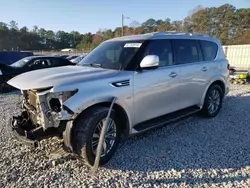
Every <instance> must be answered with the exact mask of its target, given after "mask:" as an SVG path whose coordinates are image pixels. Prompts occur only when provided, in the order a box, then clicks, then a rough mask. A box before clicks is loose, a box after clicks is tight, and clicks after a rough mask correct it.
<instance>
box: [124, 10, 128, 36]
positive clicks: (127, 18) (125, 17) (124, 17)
mask: <svg viewBox="0 0 250 188" xmlns="http://www.w3.org/2000/svg"><path fill="white" fill-rule="evenodd" d="M124 18H127V19H129V17H125V16H124V15H123V14H122V36H123V25H124Z"/></svg>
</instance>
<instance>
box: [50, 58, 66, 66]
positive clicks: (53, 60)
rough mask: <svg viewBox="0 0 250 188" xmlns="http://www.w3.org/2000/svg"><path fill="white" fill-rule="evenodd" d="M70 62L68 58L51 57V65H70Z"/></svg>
mask: <svg viewBox="0 0 250 188" xmlns="http://www.w3.org/2000/svg"><path fill="white" fill-rule="evenodd" d="M68 64H69V62H68V60H66V59H59V58H51V59H50V65H49V66H51V67H56V66H62V65H68Z"/></svg>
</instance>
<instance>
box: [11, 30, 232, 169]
mask: <svg viewBox="0 0 250 188" xmlns="http://www.w3.org/2000/svg"><path fill="white" fill-rule="evenodd" d="M229 68H230V66H229V63H228V60H227V59H226V57H225V55H224V52H223V49H222V46H221V43H220V41H219V40H218V39H216V38H213V37H210V36H208V35H203V34H198V33H185V32H184V33H179V32H156V33H149V34H143V35H133V36H124V37H119V38H115V39H110V40H108V41H105V42H103V43H101V44H100V45H99V46H98V47H96V48H95V49H94V50H93V51H91V52H90V54H88V55H87V56H86V57H85V58H84V59H83V60H82V61H81V62H80V63H78V64H77V66H67V67H58V68H54V69H50V70H37V71H32V72H29V73H25V74H22V75H19V76H17V77H15V78H14V79H11V80H10V81H9V82H8V83H9V84H10V85H12V86H14V87H16V88H18V89H20V90H21V92H22V95H23V101H22V106H21V107H22V109H23V110H22V113H21V114H20V116H17V117H16V116H13V118H12V120H11V121H10V122H11V125H10V126H11V127H12V132H13V133H15V134H14V135H16V137H17V138H21V140H22V141H25V142H27V143H29V144H33V145H35V144H37V142H38V141H39V140H40V139H41V138H42V137H44V136H45V138H46V137H47V136H54V135H57V136H59V137H61V138H63V139H64V143H65V147H66V148H67V147H68V148H69V149H70V150H71V151H72V152H74V153H75V154H77V155H78V156H79V157H81V158H82V159H84V160H85V161H86V162H87V163H88V164H89V165H91V166H92V165H93V164H94V162H95V159H96V154H97V148H99V149H100V148H101V151H100V150H99V151H98V153H99V152H101V153H100V154H101V155H100V156H101V157H100V164H101V165H103V164H105V163H106V162H108V161H109V160H110V158H111V157H112V156H113V155H114V153H115V151H116V149H117V147H118V144H119V142H120V140H121V135H122V134H123V135H124V136H129V135H134V134H138V133H142V132H144V131H147V130H149V129H152V128H155V127H159V126H162V125H165V124H166V123H169V122H173V121H176V120H178V119H181V118H183V117H185V116H188V115H191V114H193V113H197V112H199V113H200V114H202V115H203V116H204V117H207V118H212V117H215V116H217V114H218V113H219V111H220V109H221V106H222V101H223V99H224V97H225V96H226V95H227V94H228V92H229V85H230V83H229V82H230V79H229ZM229 102H230V101H229ZM106 125H107V129H106V130H105V131H102V130H103V129H102V128H103V127H104V126H106ZM50 130H51V131H50ZM53 131H54V132H53ZM101 132H102V133H104V136H101ZM204 136H205V133H204ZM100 138H104V139H103V140H104V142H103V145H102V146H101V147H100V146H99V147H98V143H99V142H100V141H99V139H100ZM180 139H181V138H180ZM145 147H146V145H145ZM169 147H171V146H169Z"/></svg>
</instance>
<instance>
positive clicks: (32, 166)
mask: <svg viewBox="0 0 250 188" xmlns="http://www.w3.org/2000/svg"><path fill="white" fill-rule="evenodd" d="M17 101H18V94H15V93H12V94H4V95H0V120H1V121H0V153H1V154H0V187H78V186H79V187H153V186H155V187H169V186H170V187H249V186H250V178H249V176H250V124H249V120H250V116H249V115H248V113H249V112H248V108H249V106H250V85H245V86H231V91H230V93H229V95H228V96H227V97H226V98H225V100H224V104H223V108H222V109H221V112H220V113H219V115H218V116H217V117H216V118H214V119H203V118H200V117H198V116H197V115H193V116H190V117H188V118H185V119H183V120H181V121H178V122H176V123H173V124H171V125H167V126H165V127H163V128H160V129H157V130H155V131H150V132H148V133H146V134H143V135H141V136H136V137H134V138H131V139H129V140H125V141H123V142H122V144H121V145H120V147H119V149H118V151H117V152H116V154H115V156H114V157H113V158H112V160H111V161H110V162H109V163H108V164H107V165H105V166H104V167H101V168H99V170H98V172H97V174H96V176H95V177H93V178H90V177H88V172H89V169H88V168H87V167H86V166H85V165H84V164H82V163H81V162H80V161H79V160H78V159H75V158H74V157H64V158H61V159H50V158H48V156H47V155H48V154H49V153H51V151H52V150H55V149H57V148H59V147H60V141H59V140H57V139H56V138H52V139H50V140H45V141H43V142H42V145H41V147H39V148H37V149H35V150H34V149H33V150H32V149H30V148H29V147H26V146H22V145H21V144H19V143H17V142H16V141H14V140H13V139H12V138H11V137H10V136H9V134H8V132H7V129H6V126H7V124H8V119H9V117H10V115H12V114H15V113H18V112H19V108H18V106H17V104H16V103H17Z"/></svg>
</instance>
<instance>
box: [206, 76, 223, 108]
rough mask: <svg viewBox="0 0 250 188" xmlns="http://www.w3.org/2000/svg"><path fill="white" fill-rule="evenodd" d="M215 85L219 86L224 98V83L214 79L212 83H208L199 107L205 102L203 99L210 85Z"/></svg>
mask: <svg viewBox="0 0 250 188" xmlns="http://www.w3.org/2000/svg"><path fill="white" fill-rule="evenodd" d="M215 84H217V85H219V86H220V87H221V89H222V92H223V97H224V95H225V90H226V84H225V81H224V80H222V79H218V78H217V79H214V80H212V81H210V82H209V84H208V85H207V87H206V90H205V92H204V93H203V96H202V99H201V106H203V104H204V100H205V97H206V94H207V91H208V89H209V88H210V87H211V86H212V85H215Z"/></svg>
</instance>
